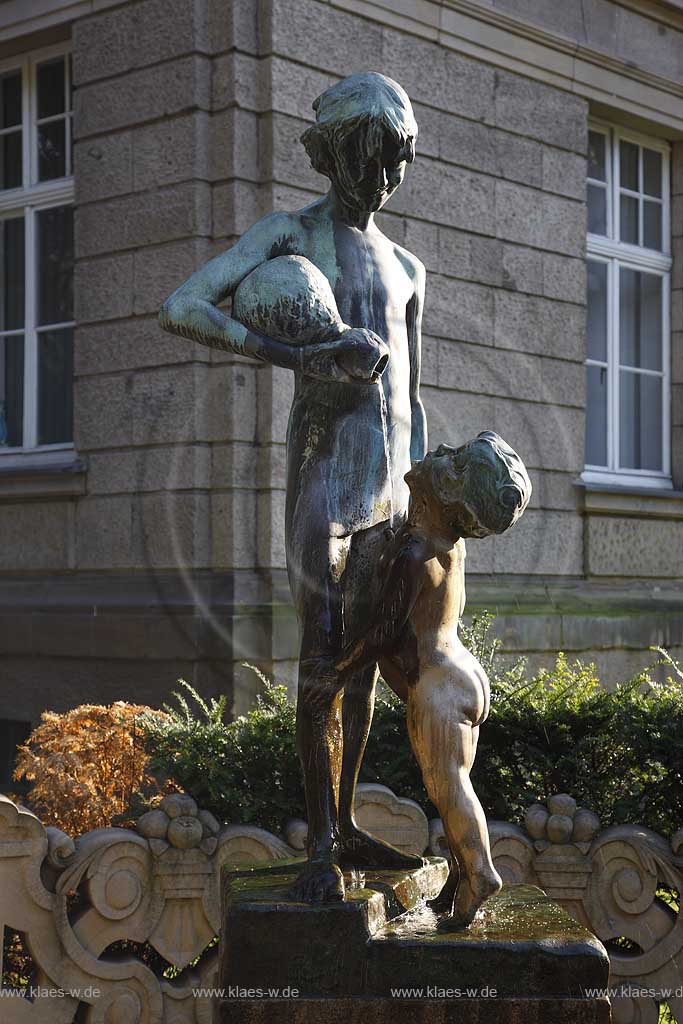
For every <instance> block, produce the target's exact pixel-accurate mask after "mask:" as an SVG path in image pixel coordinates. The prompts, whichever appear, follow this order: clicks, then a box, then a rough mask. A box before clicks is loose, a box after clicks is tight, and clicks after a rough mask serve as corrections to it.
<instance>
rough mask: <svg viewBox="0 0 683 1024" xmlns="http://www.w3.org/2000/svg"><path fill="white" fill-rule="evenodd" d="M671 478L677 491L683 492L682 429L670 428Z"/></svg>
mask: <svg viewBox="0 0 683 1024" xmlns="http://www.w3.org/2000/svg"><path fill="white" fill-rule="evenodd" d="M671 477H672V479H673V485H674V487H675V488H676V489H677V490H683V427H672V428H671Z"/></svg>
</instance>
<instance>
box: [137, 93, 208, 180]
mask: <svg viewBox="0 0 683 1024" xmlns="http://www.w3.org/2000/svg"><path fill="white" fill-rule="evenodd" d="M211 121H213V118H212V119H211ZM131 137H132V152H133V188H134V189H135V190H136V191H142V190H148V189H156V188H160V187H162V186H164V185H173V184H176V183H177V182H183V181H189V180H192V179H196V178H201V179H204V180H206V179H208V177H209V114H208V113H206V111H203V110H196V111H194V112H193V113H191V114H184V115H180V116H178V117H174V118H167V119H165V120H163V121H157V122H155V123H154V124H147V125H143V126H141V127H139V128H136V129H135V130H134V131H133V132H132V133H131Z"/></svg>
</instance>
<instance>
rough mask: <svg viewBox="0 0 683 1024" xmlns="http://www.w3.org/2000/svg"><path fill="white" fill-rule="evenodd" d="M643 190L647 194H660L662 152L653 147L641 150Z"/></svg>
mask: <svg viewBox="0 0 683 1024" xmlns="http://www.w3.org/2000/svg"><path fill="white" fill-rule="evenodd" d="M643 178H644V179H645V181H644V184H643V192H646V193H647V195H649V196H661V194H662V154H661V153H658V152H657V151H656V150H654V149H644V150H643Z"/></svg>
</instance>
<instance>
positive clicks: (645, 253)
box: [581, 118, 673, 489]
mask: <svg viewBox="0 0 683 1024" xmlns="http://www.w3.org/2000/svg"><path fill="white" fill-rule="evenodd" d="M588 130H589V131H592V132H599V133H600V134H601V135H604V136H606V140H607V141H606V146H605V154H606V157H605V175H606V179H607V181H606V182H599V181H597V180H596V179H593V178H589V177H588V176H587V177H586V182H587V185H588V184H592V185H599V186H601V187H604V188H605V191H606V227H607V235H597V234H592V233H590V232H588V233H587V241H586V260H587V261H588V260H594V261H597V262H600V263H605V264H607V337H606V360H604V361H603V360H598V359H591V358H589V357H588V356H586V359H585V361H584V364H585V366H586V367H588V366H599V367H604V366H605V365H606V367H607V413H606V415H607V463H608V464H607V466H595V465H591V464H589V463H586V464H585V465H584V469H583V472H582V474H581V479H582V480H583V481H585V482H586V483H597V484H610V485H614V486H618V487H651V488H657V489H671V488H672V487H673V483H672V480H671V327H670V302H671V298H670V296H671V266H672V259H671V198H670V195H671V180H670V175H671V148H670V146H669V143H668V142H666V141H665V140H663V139H657V138H652V137H651V136H648V135H643V134H641V133H639V132H634V131H631V130H630V129H627V128H623V127H621V126H620V125H616V124H610V123H609V122H607V121H601V120H597V119H593V118H591V119H590V121H589V123H588ZM622 141H624V142H631V143H634V144H636V145H638V146H640V147H645V148H647V149H652V150H656V151H657V152H659V153H660V154H661V156H662V196H661V206H662V249H661V250H659V249H648V248H645V246H639V245H633V244H632V243H629V242H621V241H619V234H620V205H621V204H620V201H619V197H620V193H621V192H622V191H626V194H628V195H635V193H633V192H631V191H630V190H628V189H627V190H624V189H621V188H620V186H619V156H620V143H621V142H622ZM642 159H643V157H642V149H640V150H639V166H640V167H641V181H642ZM642 196H643V193H639V202H638V225H639V234H638V237H639V238H640V237H642V230H641V229H642V220H643V198H642ZM621 267H624V268H626V269H630V270H635V271H642V272H644V273H648V274H655V275H657V276H658V277H661V279H662V370H661V371H653V370H648V369H645V368H639V369H637V370H636V371H635V372H638V373H640V374H644V375H650V376H656V377H661V379H662V469H661V470H652V469H632V468H630V467H625V468H621V467H620V465H619V448H620V438H619V427H620V425H619V388H620V381H619V374H620V369H621V367H620V351H619V344H620V339H619V270H620V268H621ZM634 369H635V368H634Z"/></svg>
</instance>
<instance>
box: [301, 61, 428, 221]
mask: <svg viewBox="0 0 683 1024" xmlns="http://www.w3.org/2000/svg"><path fill="white" fill-rule="evenodd" d="M313 109H314V110H315V114H316V122H315V124H314V125H312V126H311V127H310V128H308V129H307V130H306V131H305V132H304V133H303V135H302V136H301V141H302V142H303V144H304V146H305V147H306V152H307V153H308V155H309V157H310V159H311V164H312V165H313V167H314V168H315V170H316V171H319V172H320V174H324V175H325V176H326V177H327V178H329V179H330V181H331V182H332V183H333V185H334V186H335V188H336V190H337V193H338V194H339V196H340V198H341V199H342V201H343V202H344V203H346V205H347V206H349V207H350V208H351V209H354V210H361V211H365V212H367V213H374V212H375V211H376V210H379V209H380V208H381V207H382V206H384V204H385V203H386V201H387V199H388V198H389V196H390V195H391V194H392V192H394V191H395V190H396V189H397V188H398V186H399V185H400V184H401V182H402V181H403V176H404V174H405V168H406V163H411V162H412V161H413V160H414V159H415V139H416V138H417V124H416V122H415V116H414V114H413V108H412V107H411V105H410V100H409V99H408V95H407V93H406V92H405V91H404V90H403V89H402V88H401V86H400V85H399V84H398V82H394V81H392V79H391V78H386V76H385V75H380V74H378V73H377V72H375V71H366V72H364V73H363V74H359V75H350V76H349V77H348V78H345V79H344V80H343V81H341V82H338V83H337V84H336V85H333V86H330V88H329V89H326V90H325V92H324V93H322V95H320V96H318V98H317V100H315V101H314V103H313Z"/></svg>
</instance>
